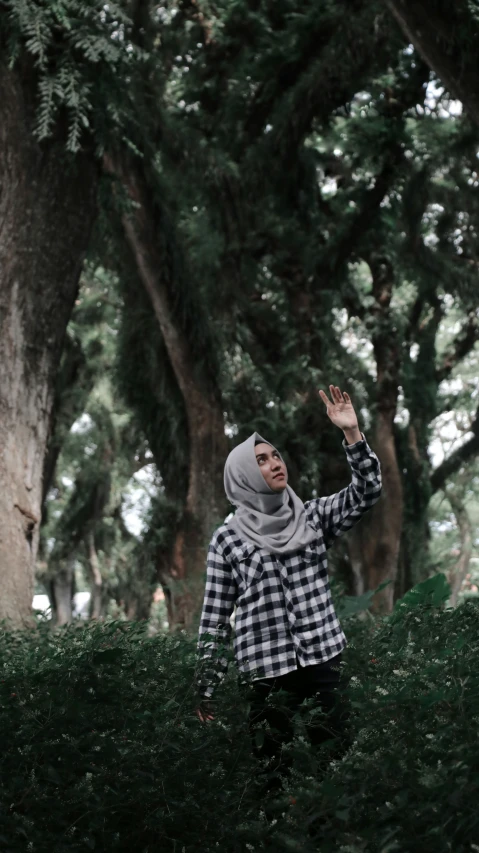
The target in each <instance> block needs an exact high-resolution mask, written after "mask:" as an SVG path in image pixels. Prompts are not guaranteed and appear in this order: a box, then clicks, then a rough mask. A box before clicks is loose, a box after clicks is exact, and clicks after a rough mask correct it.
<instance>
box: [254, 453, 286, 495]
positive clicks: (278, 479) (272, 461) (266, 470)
mask: <svg viewBox="0 0 479 853" xmlns="http://www.w3.org/2000/svg"><path fill="white" fill-rule="evenodd" d="M254 451H255V453H256V461H257V463H258V467H259V469H260V471H261V473H262V475H263V477H264V479H265V480H266V482H267V484H268V486H269V487H270V489H273V491H274V492H282V491H283V489H285V488H286V485H287V482H288V470H287V468H286V465H285V464H284V462H282V461H281V458H280V455H279V453H278V451H277V450H274V448H273V447H271V445H270V444H265V443H261V444H257V445H256V447H255V449H254Z"/></svg>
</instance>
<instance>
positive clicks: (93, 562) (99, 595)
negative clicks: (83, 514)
mask: <svg viewBox="0 0 479 853" xmlns="http://www.w3.org/2000/svg"><path fill="white" fill-rule="evenodd" d="M86 544H87V553H88V565H89V567H90V574H91V581H92V583H91V604H90V618H91V619H103V616H104V612H103V611H104V607H103V578H102V576H101V571H100V562H99V560H98V554H97V552H96V547H95V537H94V534H93V533H89V534H88V537H87V543H86Z"/></svg>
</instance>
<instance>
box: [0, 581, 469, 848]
mask: <svg viewBox="0 0 479 853" xmlns="http://www.w3.org/2000/svg"><path fill="white" fill-rule="evenodd" d="M442 577H443V576H439V577H438V578H436V579H432V586H431V582H429V581H428V582H426V585H422V590H421V589H419V588H416V589H415V593H414V594H413V595H412V596H411V594H408V596H409V598H408V600H407V601H406V599H404V601H403V602H402V603H398V605H397V606H396V608H395V611H394V613H393V614H392V615H391V617H388V618H382V619H371V618H369V619H368V620H367V621H364V620H361V619H359V618H358V616H357V615H355V614H353V615H349V617H348V616H343V620H344V628H345V633H346V636H347V638H348V647H347V649H346V651H345V653H344V661H345V666H344V670H345V677H346V678H350V679H351V680H350V683H349V688H348V696H349V701H350V707H351V712H352V729H353V735H354V743H353V745H352V746H351V748H350V749H349V751H348V752H347V754H346V755H345V756H344V757H343V758H342V759H341V760H336V761H332V762H331V763H330V764H329V765H328V767H327V771H326V772H325V773H324V774H322V775H321V774H320V773H318V772H316V771H315V768H316V767H317V764H316V758H315V757H313V756H312V754H311V750H310V748H309V744H308V742H307V739H306V738H305V737H304V729H303V725H304V721H305V720H306V721H307V719H308V713H313V712H312V711H309V710H308V706H307V703H306V704H305V710H304V713H303V715H302V716H298V718H297V737H296V740H295V743H294V744H293V745H292V749H293V754H294V756H295V766H294V769H293V772H292V775H291V778H290V779H289V780H288V781H285V787H284V793H283V794H282V795H281V796H280V797H277V798H276V801H274V802H273V803H272V807H273V808H274V806H275V804H276V807H277V822H276V823H274V824H273V825H268V824H267V823H266V822H265V821H264V820H262V816H261V814H260V810H259V806H260V803H259V802H258V800H257V789H258V788H257V784H256V782H257V777H258V774H257V771H258V765H257V763H256V761H255V759H254V757H253V756H252V753H251V747H250V740H249V733H248V729H247V724H246V717H247V703H246V699H245V694H244V693H243V691H242V688H240V687H239V686H238V683H237V670H236V667H235V666H234V664H231V665H230V668H229V672H228V676H227V678H226V680H225V682H224V683H223V685H222V686H221V688H220V689H219V691H218V694H217V697H216V705H217V712H216V718H215V720H214V721H213V722H210V723H207V724H202V723H200V721H199V720H198V718H197V717H196V716H195V714H194V706H195V696H194V668H195V646H196V643H195V638H189V637H186V636H185V635H180V636H175V637H173V636H165V635H161V634H158V635H155V636H153V637H149V636H148V633H147V626H146V623H142V624H135V623H128V622H112V623H105V624H103V625H101V624H100V625H98V624H93V625H84V626H81V627H71V628H66V629H62V630H61V631H59V632H58V633H56V634H52V633H51V632H50V630H49V627H48V626H46V625H40V626H39V628H38V629H37V630H36V631H35V632H33V633H23V632H22V633H9V632H6V631H3V632H1V634H0V655H1V658H2V664H3V675H2V681H1V683H0V730H1V732H2V740H3V744H2V761H1V777H0V792H1V793H0V809H1V811H0V850H1V851H2V853H10V851H11V853H13V851H15V853H17V851H22V853H23V851H29V850H31V851H34V853H40V851H42V853H43V851H47V850H48V851H49V853H50V851H55V853H63V851H67V850H68V851H89V850H96V851H110V850H112V851H115V850H120V851H128V853H152V851H162V853H163V851H165V853H169V851H172V853H193V851H195V853H196V851H201V853H209V852H210V851H227V853H230V851H231V853H233V851H235V853H236V851H238V853H239V851H246V850H265V851H266V850H270V851H291V850H296V851H313V850H321V851H324V853H327V851H352V853H356V851H371V853H391V852H392V851H398V852H399V851H400V853H402V851H408V853H413V851H416V850H421V851H431V853H432V851H434V853H442V851H453V853H461V851H475V850H479V818H478V817H477V809H476V796H477V793H478V780H479V739H478V722H479V711H478V695H477V694H478V689H479V678H478V666H477V664H476V661H477V659H478V655H477V646H478V639H477V638H478V622H479V607H478V605H477V603H476V602H472V601H466V602H464V603H463V604H462V605H461V606H459V607H458V608H456V609H455V610H452V609H451V610H443V609H442V607H443V604H444V596H442V595H441V594H439V595H438V590H439V592H440V585H441V578H442ZM428 585H429V586H428ZM434 596H436V597H435V598H434ZM402 605H404V606H402ZM326 749H327V747H325V750H326ZM308 827H309V829H310V833H312V835H311V834H308V831H307V830H308ZM314 833H316V837H314Z"/></svg>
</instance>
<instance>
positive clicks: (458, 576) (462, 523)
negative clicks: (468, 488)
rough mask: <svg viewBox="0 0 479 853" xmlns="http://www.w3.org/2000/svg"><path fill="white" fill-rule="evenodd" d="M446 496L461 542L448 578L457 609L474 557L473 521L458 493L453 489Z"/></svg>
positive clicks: (454, 605) (453, 604)
mask: <svg viewBox="0 0 479 853" xmlns="http://www.w3.org/2000/svg"><path fill="white" fill-rule="evenodd" d="M446 495H447V499H448V501H449V503H450V504H451V507H452V511H453V513H454V515H455V516H456V521H457V526H458V528H459V536H460V540H461V543H460V553H459V557H458V559H457V561H456V565H455V566H454V567H453V568H452V569H451V571H450V573H449V578H448V580H449V583H450V586H451V598H450V602H451V605H452V606H453V607H456V605H457V598H458V595H459V592H460V590H461V587H462V584H463V581H464V578H465V577H466V575H467V572H468V569H469V563H470V561H471V557H472V549H473V531H472V524H471V519H470V518H469V514H468V512H467V509H466V507H465V504H464V501H463V500H462V498H461V496H460V495H459V494H458V493H455V492H454V491H453V489H448V490H447V492H446Z"/></svg>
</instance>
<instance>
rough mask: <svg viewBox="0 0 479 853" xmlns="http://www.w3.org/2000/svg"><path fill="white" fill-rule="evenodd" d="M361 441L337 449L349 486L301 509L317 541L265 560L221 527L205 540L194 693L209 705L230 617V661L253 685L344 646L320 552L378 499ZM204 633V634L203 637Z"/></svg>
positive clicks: (222, 667)
mask: <svg viewBox="0 0 479 853" xmlns="http://www.w3.org/2000/svg"><path fill="white" fill-rule="evenodd" d="M361 435H362V440H361V441H358V442H356V444H351V445H347V444H346V440H344V439H343V442H342V444H343V447H344V449H345V451H346V457H347V460H348V462H349V465H350V467H351V471H352V480H351V483H350V485H349V486H347V487H346V488H344V489H342V490H341V491H340V492H337V493H336V494H334V495H329V496H328V497H322V498H314V499H312V500H309V501H306V502H305V504H304V507H305V510H306V517H307V521H308V523H309V524H310V525H312V526H313V527H314V529H315V530H316V531H317V533H318V536H317V539H316V540H314V541H313V542H311V543H310V544H309V545H307V546H306V547H305V548H302V549H300V550H298V551H294V552H291V553H289V554H284V555H281V554H271V553H270V552H269V551H267V550H266V549H265V548H259V547H258V546H256V545H254V544H252V543H250V542H247V541H245V540H244V539H241V538H240V537H239V536H238V535H237V533H236V531H235V530H233V529H232V528H231V527H228V524H227V523H224V524H222V525H221V526H220V527H218V528H217V530H216V531H215V533H214V534H213V538H212V539H211V542H210V545H209V548H208V556H207V571H206V588H205V595H204V601H203V610H202V614H201V621H200V627H199V632H198V645H197V666H196V674H195V680H196V688H197V694H198V696H199V698H200V699H211V698H212V697H213V693H214V691H215V689H216V687H217V686H218V684H219V683H220V682H221V681H222V680H223V678H224V677H225V675H226V672H227V667H228V660H227V658H225V657H224V651H225V649H227V648H228V647H229V642H230V636H231V622H230V618H231V615H232V613H233V609H234V607H235V606H236V614H235V619H234V658H235V660H236V664H237V666H238V669H239V670H240V671H241V672H244V673H252V672H254V675H252V676H251V678H252V679H253V680H255V679H258V678H269V677H272V676H278V675H284V674H285V673H287V672H290V671H291V670H294V669H296V667H297V660H296V655H297V656H298V659H299V661H300V662H301V664H302V665H303V666H307V665H309V664H315V663H323V662H325V661H327V660H329V659H330V658H332V657H334V656H335V655H337V654H339V652H340V651H342V649H344V647H345V646H346V645H347V640H346V637H345V635H344V633H343V631H342V629H341V625H340V623H339V620H338V618H337V616H336V613H335V610H334V607H333V603H332V600H331V590H330V586H329V580H328V561H327V556H326V551H327V550H328V548H330V547H331V545H332V543H333V541H334V540H335V539H336V537H337V536H341V535H342V534H343V533H345V532H346V531H347V530H350V529H351V528H352V527H354V525H355V524H356V523H357V522H358V521H359V520H360V518H361V516H362V515H364V513H365V512H367V511H368V509H370V508H371V507H372V506H373V505H374V504H375V503H376V501H377V500H378V499H379V497H380V494H381V466H380V462H379V459H378V457H377V456H376V454H375V453H374V452H373V451H372V450H371V448H370V447H369V445H368V443H367V441H366V439H365V437H364V433H361ZM207 635H210V636H209V637H208V636H207Z"/></svg>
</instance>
